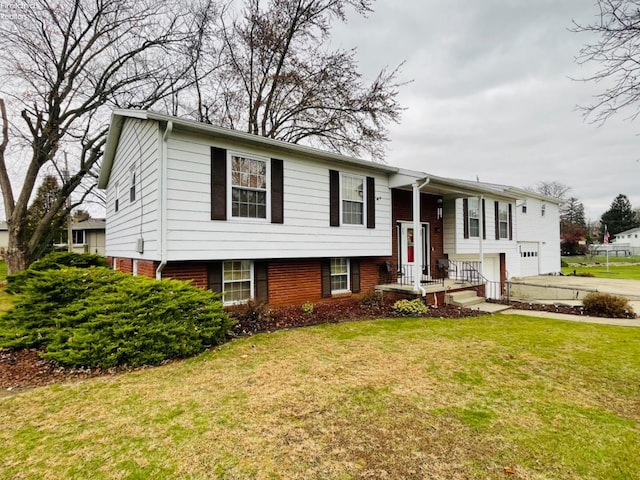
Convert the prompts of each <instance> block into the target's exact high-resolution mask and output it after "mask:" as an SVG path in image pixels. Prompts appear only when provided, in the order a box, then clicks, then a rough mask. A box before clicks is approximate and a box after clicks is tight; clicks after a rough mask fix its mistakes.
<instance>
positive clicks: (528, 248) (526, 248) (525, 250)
mask: <svg viewBox="0 0 640 480" xmlns="http://www.w3.org/2000/svg"><path fill="white" fill-rule="evenodd" d="M518 247H519V250H520V273H521V275H522V276H523V277H531V276H535V275H538V274H539V273H540V270H539V267H538V265H539V262H538V243H537V242H520V243H519V244H518Z"/></svg>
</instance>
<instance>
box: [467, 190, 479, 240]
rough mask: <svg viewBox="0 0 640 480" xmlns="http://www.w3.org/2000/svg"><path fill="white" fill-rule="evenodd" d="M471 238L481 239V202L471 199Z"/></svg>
mask: <svg viewBox="0 0 640 480" xmlns="http://www.w3.org/2000/svg"><path fill="white" fill-rule="evenodd" d="M469 237H473V238H478V237H480V200H479V199H478V198H477V197H471V198H469Z"/></svg>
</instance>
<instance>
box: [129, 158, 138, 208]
mask: <svg viewBox="0 0 640 480" xmlns="http://www.w3.org/2000/svg"><path fill="white" fill-rule="evenodd" d="M137 183H138V181H137V179H136V166H135V164H134V165H133V166H132V167H131V168H130V169H129V203H135V202H136V200H138V188H137V185H136V184H137ZM131 192H133V199H132V198H131Z"/></svg>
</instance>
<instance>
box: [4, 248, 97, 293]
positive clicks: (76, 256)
mask: <svg viewBox="0 0 640 480" xmlns="http://www.w3.org/2000/svg"><path fill="white" fill-rule="evenodd" d="M107 266H108V263H107V259H106V258H104V257H103V256H101V255H95V254H92V253H74V252H53V253H50V254H48V255H46V256H44V257H42V258H41V259H40V260H36V261H35V262H33V263H32V264H31V265H30V266H29V268H27V269H26V270H23V271H22V272H18V273H14V274H13V275H9V276H8V277H7V292H9V293H22V291H23V289H24V287H25V285H26V284H27V282H28V281H29V280H30V279H31V278H34V277H37V276H38V275H39V272H44V271H46V270H59V269H61V268H64V267H77V268H89V267H107Z"/></svg>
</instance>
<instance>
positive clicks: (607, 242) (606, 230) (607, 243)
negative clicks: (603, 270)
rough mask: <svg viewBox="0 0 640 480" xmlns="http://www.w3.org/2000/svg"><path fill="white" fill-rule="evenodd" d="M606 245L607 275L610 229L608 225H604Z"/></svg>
mask: <svg viewBox="0 0 640 480" xmlns="http://www.w3.org/2000/svg"><path fill="white" fill-rule="evenodd" d="M604 243H605V245H606V247H605V251H606V252H607V273H609V229H608V228H607V224H606V223H605V224H604Z"/></svg>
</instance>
